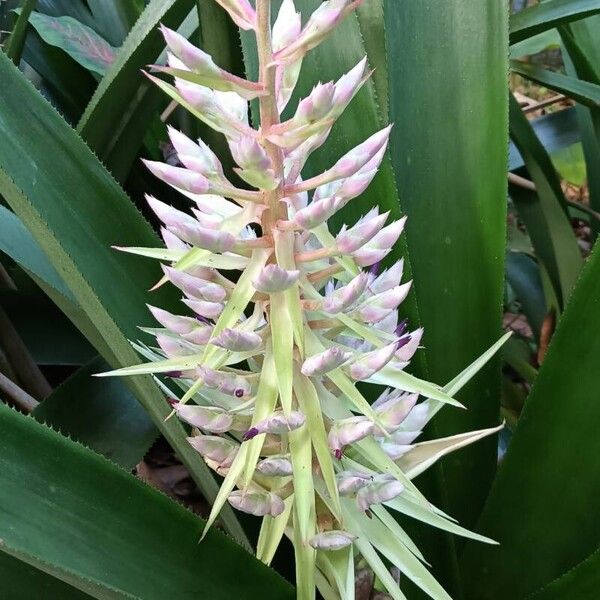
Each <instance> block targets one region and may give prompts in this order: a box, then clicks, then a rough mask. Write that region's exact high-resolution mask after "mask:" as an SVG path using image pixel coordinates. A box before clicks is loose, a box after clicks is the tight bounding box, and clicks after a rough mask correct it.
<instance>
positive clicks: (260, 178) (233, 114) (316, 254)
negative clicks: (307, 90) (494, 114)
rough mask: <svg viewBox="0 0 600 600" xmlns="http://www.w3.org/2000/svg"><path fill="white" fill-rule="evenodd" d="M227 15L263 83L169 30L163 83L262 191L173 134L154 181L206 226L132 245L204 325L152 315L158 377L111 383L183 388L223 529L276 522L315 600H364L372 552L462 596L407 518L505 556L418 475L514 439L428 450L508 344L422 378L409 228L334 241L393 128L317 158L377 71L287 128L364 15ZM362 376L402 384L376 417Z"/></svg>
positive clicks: (186, 221)
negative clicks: (427, 493)
mask: <svg viewBox="0 0 600 600" xmlns="http://www.w3.org/2000/svg"><path fill="white" fill-rule="evenodd" d="M219 2H220V4H221V5H222V6H224V8H225V9H226V10H227V11H228V13H229V14H230V16H231V17H232V18H233V19H234V20H235V22H236V23H237V24H238V25H239V26H240V27H243V28H244V29H248V30H253V31H254V32H255V34H256V40H257V47H258V56H259V73H260V75H259V81H258V82H250V81H246V80H243V79H240V78H239V77H237V76H234V75H232V74H230V73H227V72H226V71H224V70H223V69H221V68H220V67H218V65H216V64H215V63H214V62H213V60H212V58H211V57H210V56H209V55H207V54H206V53H204V52H203V51H201V50H200V49H198V48H196V47H195V46H193V45H192V44H191V43H190V42H188V41H187V40H186V39H185V38H183V37H181V36H180V35H178V34H177V33H176V32H174V31H170V30H167V29H164V28H163V34H164V36H165V39H166V41H167V45H168V50H169V68H168V69H165V71H166V72H168V73H170V74H171V75H173V76H174V86H170V85H167V84H165V83H164V82H163V83H160V86H161V87H162V88H163V89H165V90H166V91H167V92H168V93H169V95H170V96H171V97H172V98H173V99H175V100H176V101H178V102H179V103H180V104H182V105H183V106H184V107H185V108H187V109H188V110H190V111H191V112H192V113H193V114H194V115H195V116H197V117H198V118H200V119H202V121H204V123H206V124H207V125H209V126H211V127H213V128H214V129H216V130H217V131H220V132H222V133H223V134H224V135H225V136H226V139H227V142H228V144H229V146H230V148H231V153H232V156H233V158H234V160H235V162H236V163H237V165H238V168H237V169H236V172H237V173H238V174H239V175H240V176H241V177H242V179H244V180H245V181H246V182H247V183H249V184H251V185H255V186H259V187H257V189H255V190H248V189H241V188H238V187H236V186H235V185H234V184H232V183H231V182H230V176H228V174H227V173H225V172H224V170H223V168H222V166H221V163H220V162H219V159H218V158H217V156H216V155H215V154H213V152H212V151H211V150H210V148H209V147H208V146H207V145H206V144H204V143H203V142H202V141H201V140H198V141H197V142H196V141H193V140H190V139H188V138H187V137H186V136H185V135H183V134H182V133H180V132H178V131H175V130H172V129H171V130H170V132H169V135H170V139H171V142H172V144H173V146H174V148H175V151H176V153H177V156H178V160H179V164H178V165H177V166H173V165H167V164H162V163H149V165H148V166H149V168H150V169H151V171H152V172H153V173H154V174H155V175H157V176H158V177H159V178H160V179H162V180H163V181H164V182H166V183H167V184H168V185H170V186H172V187H174V188H175V189H177V190H178V191H180V192H181V193H182V194H184V195H185V196H187V197H188V198H189V199H190V200H191V201H192V203H193V207H192V211H191V213H187V212H182V211H179V210H176V209H174V208H172V207H170V206H167V205H165V204H163V203H161V202H160V201H158V200H157V199H155V198H149V204H150V206H151V208H152V209H153V210H154V212H155V213H156V214H157V216H158V218H159V219H160V220H161V221H162V223H163V225H164V227H163V229H162V234H163V239H164V242H165V246H166V249H155V248H148V249H144V248H129V249H127V248H125V249H124V250H126V251H129V252H133V253H135V254H139V255H142V256H146V257H150V258H155V259H158V260H160V261H163V262H164V263H166V264H165V267H164V272H165V280H166V279H168V280H170V281H171V283H172V284H174V285H175V286H177V287H178V288H179V289H181V291H182V292H183V294H184V299H183V303H184V304H185V305H187V307H188V308H189V309H190V311H191V314H192V315H193V316H190V311H187V313H186V314H185V315H174V314H170V313H168V312H166V311H164V310H160V309H159V308H154V307H152V312H153V314H154V316H155V317H156V319H157V320H158V322H159V323H160V325H161V327H160V328H156V329H151V330H146V331H148V332H149V333H151V334H153V335H154V336H155V338H156V343H157V347H156V348H149V347H147V346H143V345H140V344H135V347H136V348H137V350H138V351H139V352H140V353H141V354H142V355H143V356H144V357H145V358H146V359H148V360H149V362H147V363H145V364H143V365H138V366H135V367H128V368H126V369H121V370H118V371H113V372H111V373H105V375H134V374H143V373H152V374H162V375H166V376H167V377H170V378H171V380H172V382H173V383H174V384H175V385H177V386H179V388H180V389H181V391H182V396H181V398H179V399H177V400H172V403H173V407H174V411H175V413H176V414H178V416H179V417H180V418H181V419H183V420H184V421H186V422H187V423H188V424H189V425H191V426H192V428H193V429H192V431H193V437H191V438H190V443H191V444H192V445H193V447H194V448H195V449H196V450H198V452H200V453H201V454H202V456H203V458H204V460H205V461H206V463H207V464H208V465H209V466H210V467H211V468H213V469H214V470H215V471H216V472H217V473H219V474H220V475H223V476H224V477H225V479H224V481H223V484H222V487H221V490H220V492H219V495H218V497H217V499H216V501H215V503H214V505H213V507H212V511H211V514H210V516H209V519H208V522H207V525H206V528H207V529H208V528H209V527H210V526H211V525H212V523H214V521H215V519H216V518H217V516H218V514H219V511H220V510H221V508H222V507H223V505H224V504H225V502H227V501H229V502H230V503H231V504H232V506H234V507H235V508H236V509H238V510H242V511H245V512H247V513H250V514H253V515H256V516H258V517H260V518H262V520H263V524H262V528H261V532H260V538H259V542H258V548H257V556H258V558H259V559H261V560H263V561H264V562H266V563H270V562H271V560H272V558H273V556H274V554H275V551H276V548H277V546H278V545H279V542H280V540H281V539H282V537H283V536H284V535H285V536H287V537H289V538H290V539H291V540H292V543H293V545H294V550H295V556H296V581H297V590H298V592H297V593H298V598H300V599H311V598H315V594H316V588H319V589H320V591H321V593H322V595H323V596H324V597H327V598H333V597H337V598H340V599H343V600H349V599H352V598H354V589H353V588H354V564H355V560H356V558H357V557H358V556H361V557H362V558H363V559H364V560H366V561H367V562H368V563H369V564H370V566H371V568H372V569H373V571H374V572H375V573H376V574H377V576H378V578H379V580H380V581H381V582H382V583H383V585H385V587H386V588H387V590H388V592H389V594H390V595H391V596H392V597H393V598H396V599H400V598H404V596H403V594H402V592H401V591H400V589H399V588H398V586H397V585H396V583H395V580H394V579H393V578H392V577H391V576H390V574H389V572H388V571H387V567H386V565H385V562H384V561H388V562H389V563H391V564H393V565H396V566H397V567H398V568H399V569H400V570H401V572H402V573H403V575H404V576H406V577H408V578H410V579H412V580H413V581H414V583H415V584H416V585H417V586H419V587H420V588H421V589H422V590H423V591H424V592H425V593H427V594H428V595H429V596H431V597H432V598H435V599H437V600H442V599H446V598H449V596H448V594H447V593H446V592H445V591H444V590H443V588H442V587H441V586H440V585H439V584H438V583H437V582H436V580H435V579H434V578H433V576H432V575H431V574H430V573H429V571H428V570H427V567H426V564H425V559H426V557H423V556H421V554H420V552H419V550H418V549H417V548H416V546H415V545H414V543H413V542H412V540H410V538H409V537H408V535H407V534H406V533H405V532H404V530H403V529H402V528H401V527H400V526H399V525H398V524H397V523H396V521H395V519H394V517H393V515H394V512H400V513H403V514H405V515H407V516H409V517H412V518H415V519H418V520H419V521H422V522H424V523H427V524H428V525H431V526H434V527H438V528H440V529H443V530H446V531H449V532H452V533H455V534H457V535H462V536H465V537H469V538H472V539H476V540H479V541H482V542H487V543H494V542H492V540H489V539H486V538H484V537H482V536H479V535H477V534H474V533H471V532H469V531H467V530H465V529H463V528H461V527H460V526H459V525H457V524H456V523H455V522H453V521H452V520H451V519H450V518H447V517H446V516H445V515H444V514H443V513H441V511H439V510H438V509H436V508H435V507H434V506H432V505H431V504H430V503H429V502H428V501H427V500H426V499H425V498H424V497H423V495H422V494H421V493H420V492H419V490H418V489H417V488H416V487H415V485H414V483H413V482H412V481H411V480H412V478H413V477H416V476H417V475H418V474H420V473H421V472H422V471H424V470H425V469H426V468H428V467H429V466H431V465H432V464H433V463H434V462H435V461H437V460H438V459H439V458H441V457H442V456H444V455H446V454H448V453H449V452H451V451H453V450H455V449H458V448H462V447H464V446H465V445H467V444H469V443H472V442H474V441H477V440H479V439H481V438H482V437H484V436H486V435H490V434H493V433H495V432H497V431H498V429H499V428H498V427H494V428H490V429H485V430H481V431H475V432H470V433H467V434H461V435H456V436H452V437H449V438H445V439H441V440H434V441H426V442H415V440H416V439H417V438H418V436H419V435H420V433H421V432H422V430H423V427H424V426H425V425H426V423H427V422H428V421H429V419H431V418H432V417H433V416H434V415H435V413H436V412H437V411H438V410H439V409H440V408H441V407H442V406H444V405H445V404H449V405H451V406H450V408H449V409H452V410H459V409H460V408H461V405H460V404H459V403H458V402H457V401H456V400H454V399H453V398H452V395H453V394H455V393H456V392H457V391H458V390H459V389H460V388H461V387H462V386H463V385H464V384H465V383H466V382H467V381H468V380H469V379H470V378H471V377H472V376H473V375H474V374H475V373H476V372H477V371H478V370H479V369H480V368H481V367H482V366H483V365H484V364H485V362H487V361H488V360H489V359H490V358H491V356H492V355H493V353H494V352H495V351H496V350H497V349H498V348H499V347H500V346H501V344H502V343H503V341H504V339H505V338H503V339H502V340H500V341H499V342H498V343H497V344H496V345H495V347H494V348H492V349H490V351H488V352H487V353H486V354H485V355H483V356H482V357H481V358H480V359H479V360H478V361H476V362H475V363H473V365H471V366H469V367H467V369H466V370H465V371H464V372H463V373H461V374H460V375H458V376H457V377H456V378H455V379H454V380H453V381H452V382H451V383H450V384H448V386H446V388H444V389H442V388H441V387H440V386H438V385H435V384H432V383H429V382H426V381H422V380H419V379H417V378H415V377H413V376H411V375H409V374H408V373H406V372H405V371H404V369H405V368H406V367H407V365H408V364H409V362H410V360H411V358H412V356H413V355H414V353H415V352H416V351H417V349H418V347H419V345H420V342H421V337H422V334H423V331H422V330H421V329H417V330H415V331H410V330H409V329H408V326H407V323H406V322H400V323H399V322H398V312H397V309H398V306H399V305H400V304H401V303H402V301H403V300H404V299H405V297H406V295H407V294H408V293H409V289H410V282H409V283H402V282H401V280H402V274H403V264H402V262H401V261H400V262H398V263H396V264H394V265H392V266H391V267H389V268H388V269H385V270H383V271H381V272H380V271H379V269H378V264H379V262H380V261H381V260H383V259H384V258H385V257H386V256H387V254H388V253H389V252H390V250H391V249H392V247H393V245H394V244H395V243H396V241H397V240H398V238H399V236H400V235H401V233H402V230H403V227H404V222H405V219H400V220H398V221H393V222H390V223H387V219H388V214H387V213H384V214H379V211H378V209H377V208H373V209H371V210H370V211H369V212H367V213H366V214H365V215H364V216H363V217H362V218H361V219H359V221H358V222H357V223H351V224H350V225H349V226H348V227H346V226H344V228H342V231H341V232H340V233H339V234H338V235H337V237H334V236H333V235H332V234H331V233H330V231H329V229H328V226H327V222H328V219H330V218H331V217H332V216H333V215H334V214H335V213H337V212H338V211H339V210H340V209H342V208H343V207H344V206H345V205H346V204H347V203H348V202H352V201H355V198H357V197H358V196H360V194H361V193H362V192H363V191H364V190H365V189H366V187H367V186H368V185H369V183H370V182H371V180H372V179H373V177H374V176H375V174H376V173H377V169H378V167H379V165H380V163H381V161H382V159H383V157H384V155H385V152H386V148H387V142H388V137H389V132H390V128H389V127H386V128H384V129H382V130H381V131H379V132H374V133H373V135H372V136H371V137H369V138H368V139H367V140H365V141H364V142H363V143H362V144H360V145H359V146H357V147H356V148H355V149H353V150H351V151H350V152H348V153H347V154H345V155H344V156H343V157H342V158H340V159H339V160H338V161H337V162H334V161H332V163H333V164H332V167H331V168H330V169H328V170H327V171H326V172H324V173H322V174H321V175H317V176H316V177H312V178H310V179H307V180H303V179H302V176H301V172H302V168H303V166H304V164H305V162H306V160H307V158H308V156H309V155H310V153H311V152H312V151H314V150H315V149H317V148H318V147H319V146H321V145H322V144H323V143H324V142H325V140H326V139H327V136H328V134H329V132H330V130H331V128H332V127H333V126H334V124H335V121H336V119H337V118H338V117H339V116H340V115H341V113H342V112H343V111H344V109H345V107H346V106H347V105H348V104H349V103H350V102H351V101H352V98H353V97H354V95H355V94H356V92H357V91H358V90H359V89H360V87H361V86H362V85H363V83H364V82H365V80H366V79H367V78H368V76H369V72H368V69H367V63H366V61H365V60H363V61H361V62H360V63H359V64H357V65H356V67H354V68H353V69H352V70H350V71H349V72H348V73H346V74H340V75H341V76H340V78H339V79H338V80H337V81H336V82H327V83H323V84H322V83H319V84H318V85H316V86H315V88H314V89H313V91H312V92H311V94H310V95H309V96H308V97H307V98H304V99H303V100H301V101H300V102H299V104H298V106H297V108H296V110H295V113H294V116H293V117H292V118H290V119H288V120H287V121H284V122H281V121H280V113H281V112H282V111H283V108H284V107H285V105H286V103H287V102H288V100H289V98H290V95H291V91H292V90H293V88H294V85H295V83H296V81H297V77H298V73H299V71H300V66H301V63H302V58H303V56H304V55H305V54H306V52H308V51H310V50H311V49H312V48H314V47H316V46H317V45H319V44H320V43H321V41H322V40H323V39H325V38H326V37H327V36H328V35H329V33H330V32H331V31H332V29H333V28H334V27H335V26H336V25H337V23H339V22H340V21H341V20H342V19H343V18H344V17H345V16H346V15H347V14H348V13H349V12H350V11H352V10H353V9H354V8H355V7H356V6H358V5H359V4H360V3H361V0H354V1H352V0H328V1H327V2H324V3H322V4H321V5H320V6H319V7H318V8H317V10H316V11H315V12H314V13H313V15H312V16H310V17H309V18H308V19H307V20H306V22H305V24H304V26H302V20H301V16H300V15H299V14H298V13H297V12H296V9H295V7H294V4H293V0H284V1H283V3H282V5H281V9H280V12H279V15H278V16H277V18H276V19H275V22H274V25H273V27H272V28H271V27H270V23H271V15H270V0H257V2H256V8H254V7H253V6H252V5H251V4H250V3H249V2H247V0H231V1H229V0H228V1H227V2H225V1H224V0H219ZM315 76H316V77H318V74H315ZM206 86H211V87H206ZM251 98H258V102H259V105H260V117H261V126H260V127H259V128H258V130H255V129H253V128H252V127H251V126H250V124H249V120H248V99H251ZM236 271H237V273H236ZM155 376H156V375H155ZM358 381H362V382H367V383H371V384H383V385H385V386H388V387H387V388H386V389H385V391H384V392H383V393H382V394H381V396H380V397H379V398H378V399H377V400H376V401H375V402H374V403H373V404H370V403H369V402H368V401H367V399H366V398H365V397H364V396H363V394H362V393H361V392H360V391H359V389H358V388H357V387H356V383H357V382H358ZM161 385H163V384H162V383H161ZM163 389H165V390H168V389H169V388H167V387H166V386H164V385H163ZM421 398H423V400H421Z"/></svg>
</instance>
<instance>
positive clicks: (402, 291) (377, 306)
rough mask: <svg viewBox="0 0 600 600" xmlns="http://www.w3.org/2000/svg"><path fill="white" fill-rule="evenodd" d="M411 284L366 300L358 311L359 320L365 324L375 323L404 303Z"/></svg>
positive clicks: (399, 286)
mask: <svg viewBox="0 0 600 600" xmlns="http://www.w3.org/2000/svg"><path fill="white" fill-rule="evenodd" d="M411 283H412V282H410V281H409V282H408V283H405V284H403V285H398V286H396V287H393V288H391V289H389V290H387V291H385V292H381V294H377V295H375V296H372V297H371V298H368V299H367V300H366V301H365V302H364V303H363V304H362V305H361V306H360V307H359V309H358V314H359V315H360V318H361V319H362V320H363V321H365V322H366V323H377V322H379V321H381V320H382V319H384V318H385V317H386V316H387V315H389V314H390V312H391V311H393V310H396V309H397V308H398V306H400V304H401V303H402V302H404V300H405V298H406V296H408V292H409V290H410V287H411Z"/></svg>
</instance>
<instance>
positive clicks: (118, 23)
mask: <svg viewBox="0 0 600 600" xmlns="http://www.w3.org/2000/svg"><path fill="white" fill-rule="evenodd" d="M87 5H88V6H89V9H90V11H91V13H92V17H93V19H94V24H95V26H96V28H97V30H98V32H99V33H100V35H101V36H102V37H103V38H104V39H105V40H106V41H107V42H109V43H110V44H112V45H113V46H117V47H118V46H120V45H121V44H122V43H123V40H125V38H126V37H127V33H128V32H129V30H130V29H131V28H132V26H133V24H134V23H135V22H136V20H137V18H138V17H139V16H140V13H141V12H142V9H143V8H144V1H143V0H128V2H123V1H122V0H87Z"/></svg>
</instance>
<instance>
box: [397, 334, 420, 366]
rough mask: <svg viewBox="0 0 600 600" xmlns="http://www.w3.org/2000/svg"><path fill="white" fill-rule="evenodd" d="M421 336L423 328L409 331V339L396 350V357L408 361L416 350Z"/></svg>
mask: <svg viewBox="0 0 600 600" xmlns="http://www.w3.org/2000/svg"><path fill="white" fill-rule="evenodd" d="M422 338H423V328H422V327H421V328H419V329H416V330H415V331H412V332H411V333H410V340H409V341H408V342H407V343H406V344H404V346H402V347H401V348H398V350H397V351H396V359H398V360H399V361H401V362H408V361H409V360H410V359H411V358H412V357H413V356H414V354H415V352H416V351H417V350H418V348H419V345H420V344H421V339H422Z"/></svg>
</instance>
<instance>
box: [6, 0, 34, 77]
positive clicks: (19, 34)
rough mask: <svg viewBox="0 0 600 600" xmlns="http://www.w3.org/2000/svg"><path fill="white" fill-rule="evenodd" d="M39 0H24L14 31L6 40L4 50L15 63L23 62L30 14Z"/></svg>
mask: <svg viewBox="0 0 600 600" xmlns="http://www.w3.org/2000/svg"><path fill="white" fill-rule="evenodd" d="M36 4H37V0H24V2H23V6H22V8H21V12H20V14H19V16H18V18H17V22H16V23H15V26H14V27H13V30H12V33H11V34H10V37H9V38H8V41H7V42H6V46H5V48H4V51H5V52H6V55H7V56H8V58H10V60H12V61H13V62H14V63H15V65H17V66H18V65H19V63H20V62H21V55H22V54H23V48H24V47H25V37H26V36H27V25H28V24H29V15H30V14H31V12H32V11H33V9H34V8H35V5H36Z"/></svg>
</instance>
